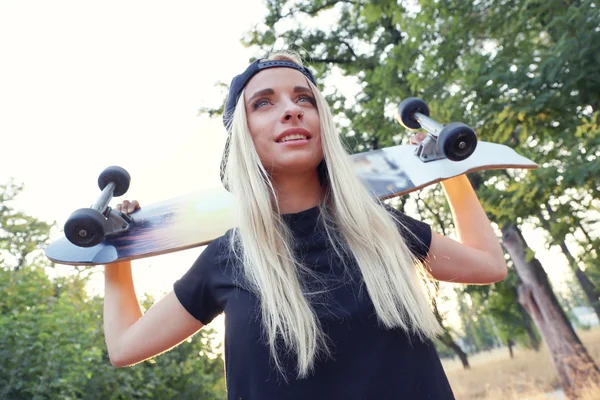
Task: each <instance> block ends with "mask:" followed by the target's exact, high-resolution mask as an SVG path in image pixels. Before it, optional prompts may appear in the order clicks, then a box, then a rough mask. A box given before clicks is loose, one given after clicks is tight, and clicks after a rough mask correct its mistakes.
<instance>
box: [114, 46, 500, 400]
mask: <svg viewBox="0 0 600 400" xmlns="http://www.w3.org/2000/svg"><path fill="white" fill-rule="evenodd" d="M224 121H225V126H226V128H227V130H228V132H229V135H230V137H229V140H228V144H227V146H226V149H225V154H224V156H223V168H222V170H223V175H222V178H223V182H224V184H225V186H226V187H227V188H228V190H230V191H231V192H232V194H233V195H234V197H235V200H236V210H237V220H236V224H235V226H236V228H235V229H232V230H230V231H228V232H227V233H226V234H225V235H224V236H223V237H220V238H218V239H217V240H215V241H213V242H212V243H211V244H210V245H209V246H208V247H207V248H206V249H204V251H203V252H202V253H201V254H200V256H199V258H198V259H197V261H196V262H195V263H194V265H192V267H191V268H190V270H189V271H188V272H187V273H186V274H185V275H184V276H183V277H182V278H181V279H180V280H178V281H177V282H176V283H175V285H174V290H173V291H172V292H170V293H169V294H167V295H166V296H165V297H164V298H163V299H161V300H160V301H159V302H157V303H156V304H155V305H154V306H153V307H152V308H151V309H149V310H148V312H146V313H145V314H144V315H142V313H141V311H140V307H139V304H138V300H137V298H136V296H135V293H134V289H133V282H132V279H131V266H130V264H129V263H121V264H114V265H107V266H106V274H105V276H106V294H105V310H104V312H105V335H106V343H107V346H108V351H109V355H110V358H111V361H112V363H113V365H115V366H119V367H120V366H126V365H132V364H135V363H138V362H140V361H143V360H145V359H147V358H149V357H153V356H155V355H157V354H160V353H162V352H164V351H167V350H168V349H170V348H172V347H173V346H175V345H177V344H178V343H180V342H181V341H183V340H185V339H186V338H188V337H189V336H190V335H193V334H194V333H195V332H197V331H198V330H199V329H201V328H202V327H203V326H204V325H207V324H209V323H210V322H211V321H212V320H213V319H214V318H215V317H216V316H217V315H218V314H220V313H222V312H224V313H225V329H226V330H225V332H226V333H225V365H226V379H227V389H228V397H229V398H230V399H261V400H264V399H307V398H313V399H401V398H405V399H451V398H453V394H452V391H451V388H450V385H449V383H448V380H447V378H446V376H445V374H444V371H443V369H442V366H441V363H440V360H439V357H438V355H437V353H436V351H435V348H434V346H433V343H432V338H434V337H435V335H436V334H437V333H438V332H439V330H440V327H439V324H438V322H437V320H436V318H435V316H434V314H433V312H432V308H431V296H432V295H433V293H432V292H431V290H430V288H431V282H432V280H441V281H452V282H460V283H471V284H488V283H492V282H496V281H499V280H502V279H504V277H505V276H506V272H507V271H506V263H505V261H504V256H503V252H502V249H501V247H500V244H499V242H498V239H497V237H496V235H495V233H494V231H493V229H492V227H491V225H490V222H489V220H488V219H487V217H486V215H485V213H484V211H483V209H482V207H481V205H480V203H479V201H478V199H477V197H476V195H475V193H474V191H473V189H472V187H471V185H470V184H469V181H468V180H467V178H466V177H464V176H461V177H457V178H453V179H450V180H447V181H445V182H443V183H442V185H443V187H444V189H445V192H446V195H447V199H448V201H449V204H450V207H451V210H452V213H453V215H454V219H455V224H456V228H457V231H458V238H459V241H455V240H453V239H450V238H447V237H444V236H441V235H439V234H437V233H435V232H432V231H431V228H430V227H429V226H428V225H426V224H424V223H422V222H419V221H416V220H414V219H412V218H410V217H408V216H406V215H404V214H402V213H400V212H398V211H396V210H394V209H392V208H389V207H387V206H385V205H383V204H381V203H380V202H378V201H376V200H374V199H373V198H372V197H371V196H370V195H369V193H368V192H367V191H366V189H365V188H364V187H363V185H362V184H361V182H360V181H359V180H358V178H357V177H356V176H355V174H354V172H353V168H352V165H351V163H350V161H349V157H348V155H347V153H346V152H345V150H344V149H343V147H342V144H341V142H340V140H339V137H338V134H337V133H336V129H335V127H334V123H333V119H332V116H331V112H330V110H329V107H328V106H327V104H326V103H325V100H324V98H323V96H322V94H321V93H320V91H319V89H318V88H317V87H316V85H315V80H314V78H313V75H312V74H311V73H310V71H309V70H308V69H306V68H305V67H303V66H302V65H301V63H300V61H299V60H298V59H297V58H296V57H294V56H293V55H289V54H284V53H279V54H275V55H272V56H271V57H269V58H268V59H265V60H257V61H256V62H254V63H252V64H251V65H250V66H249V67H248V68H247V69H246V71H245V72H244V73H242V74H241V75H239V76H237V77H236V78H234V80H233V81H232V84H231V88H230V93H229V97H228V100H227V105H226V108H225V116H224ZM413 140H414V141H417V142H418V141H419V140H422V136H418V137H415V138H413ZM119 207H121V208H122V209H123V210H124V211H126V212H133V211H134V210H135V209H136V208H138V207H139V203H137V202H135V201H134V202H128V201H125V202H123V204H122V205H119Z"/></svg>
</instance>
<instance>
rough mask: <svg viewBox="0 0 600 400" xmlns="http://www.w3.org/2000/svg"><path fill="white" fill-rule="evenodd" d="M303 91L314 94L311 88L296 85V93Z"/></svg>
mask: <svg viewBox="0 0 600 400" xmlns="http://www.w3.org/2000/svg"><path fill="white" fill-rule="evenodd" d="M302 92H308V93H311V94H312V90H310V89H309V88H307V87H305V86H296V87H295V88H294V93H302Z"/></svg>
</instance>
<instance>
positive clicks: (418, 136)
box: [410, 132, 427, 144]
mask: <svg viewBox="0 0 600 400" xmlns="http://www.w3.org/2000/svg"><path fill="white" fill-rule="evenodd" d="M426 137H427V133H425V132H418V133H417V134H416V135H412V136H411V137H410V144H419V143H421V142H422V141H423V140H424V139H425V138H426Z"/></svg>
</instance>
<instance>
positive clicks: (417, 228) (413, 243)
mask: <svg viewBox="0 0 600 400" xmlns="http://www.w3.org/2000/svg"><path fill="white" fill-rule="evenodd" d="M385 208H386V209H387V210H388V211H389V212H390V214H392V216H394V217H395V218H396V220H398V221H399V222H400V224H398V228H399V230H400V234H401V235H402V237H403V238H404V240H405V241H406V244H407V246H408V248H409V249H410V251H411V252H412V253H413V254H414V256H415V257H416V258H418V259H419V260H421V261H425V259H426V258H427V254H428V253H429V247H430V246H431V236H432V234H431V226H430V225H429V224H426V223H425V222H422V221H417V220H416V219H414V218H412V217H409V216H408V215H406V214H404V213H403V212H401V211H399V210H396V209H395V208H393V207H390V206H388V205H386V206H385Z"/></svg>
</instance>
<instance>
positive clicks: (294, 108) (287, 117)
mask: <svg viewBox="0 0 600 400" xmlns="http://www.w3.org/2000/svg"><path fill="white" fill-rule="evenodd" d="M302 118H304V110H302V108H300V107H298V105H297V104H294V105H291V106H288V107H287V108H286V109H285V111H284V113H283V118H282V119H283V120H284V121H291V120H294V119H297V120H298V121H302Z"/></svg>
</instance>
